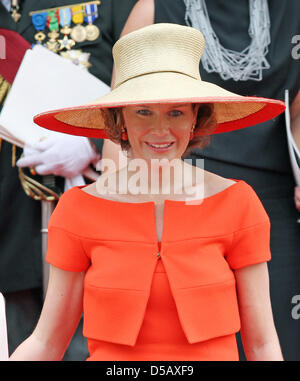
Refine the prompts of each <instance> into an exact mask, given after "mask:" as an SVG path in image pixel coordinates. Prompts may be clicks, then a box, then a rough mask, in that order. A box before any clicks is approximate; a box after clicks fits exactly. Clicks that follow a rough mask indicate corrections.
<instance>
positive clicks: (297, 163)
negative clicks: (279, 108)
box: [285, 90, 300, 186]
mask: <svg viewBox="0 0 300 381" xmlns="http://www.w3.org/2000/svg"><path fill="white" fill-rule="evenodd" d="M285 105H286V109H285V125H286V133H287V142H288V149H289V154H290V160H291V166H292V169H293V174H294V178H295V182H296V184H297V185H298V186H300V150H299V148H298V147H297V144H296V142H295V140H294V137H293V134H292V131H291V118H290V109H289V91H288V90H285Z"/></svg>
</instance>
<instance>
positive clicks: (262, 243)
mask: <svg viewBox="0 0 300 381" xmlns="http://www.w3.org/2000/svg"><path fill="white" fill-rule="evenodd" d="M270 259H271V251H270V222H268V221H267V222H264V223H259V224H257V225H255V226H251V227H248V228H244V229H242V230H239V231H237V232H235V233H233V237H232V244H231V247H230V250H229V252H228V254H227V257H226V260H227V262H228V263H229V265H230V267H231V268H232V269H234V270H236V269H238V268H240V267H244V266H249V265H253V264H255V263H261V262H266V261H269V260H270Z"/></svg>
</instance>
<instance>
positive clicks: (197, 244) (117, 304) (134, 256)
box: [46, 180, 271, 361]
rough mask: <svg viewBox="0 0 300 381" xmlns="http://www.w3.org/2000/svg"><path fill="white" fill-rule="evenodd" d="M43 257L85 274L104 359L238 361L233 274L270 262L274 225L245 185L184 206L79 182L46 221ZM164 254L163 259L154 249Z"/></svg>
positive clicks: (90, 326)
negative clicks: (158, 204) (160, 221)
mask: <svg viewBox="0 0 300 381" xmlns="http://www.w3.org/2000/svg"><path fill="white" fill-rule="evenodd" d="M48 229H49V237H48V252H47V257H46V260H47V261H48V262H49V263H51V264H52V265H54V266H57V267H59V268H61V269H64V270H67V271H86V275H85V281H84V328H83V334H84V335H85V336H86V337H87V340H88V347H89V352H90V357H89V358H88V359H87V360H99V361H101V360H102V361H118V360H119V361H122V360H124V361H125V360H126V361H127V360H129V361H130V360H133V361H139V360H140V361H142V360H146V361H151V360H153V361H155V360H162V361H166V360H169V361H172V360H174V361H176V360H179V361H180V360H185V361H189V360H190V361H192V360H193V361H201V360H206V361H218V360H227V361H230V360H238V359H239V356H238V350H237V344H236V338H235V333H236V332H238V331H239V329H240V317H239V311H238V300H237V294H236V287H235V277H234V270H235V269H238V268H241V267H243V266H248V265H251V264H254V263H259V262H265V261H268V260H270V258H271V254H270V246H269V238H270V237H269V235H270V222H269V218H268V216H267V214H266V212H265V210H264V208H263V206H262V204H261V202H260V200H259V199H258V197H257V195H256V194H255V192H254V190H253V189H252V188H251V187H250V186H249V185H248V184H247V183H245V182H244V181H242V180H238V181H237V182H236V183H235V184H233V185H231V186H230V187H229V188H227V189H225V190H223V191H221V192H219V193H218V194H216V195H213V196H211V197H208V198H206V199H204V200H203V201H202V202H201V203H200V202H199V203H198V204H197V203H195V204H191V205H187V204H186V203H185V202H184V201H171V200H166V201H165V208H164V225H163V234H162V240H161V243H159V242H157V235H156V225H155V204H154V202H145V203H123V202H118V201H112V200H107V199H103V198H98V197H95V196H92V195H89V194H87V193H86V192H84V191H83V190H82V189H81V187H74V188H72V189H70V190H69V191H67V192H65V194H64V195H63V196H62V197H61V199H60V201H59V203H58V205H57V207H56V209H55V211H54V212H53V214H52V216H51V219H50V222H49V227H48ZM158 253H159V255H157V254H158Z"/></svg>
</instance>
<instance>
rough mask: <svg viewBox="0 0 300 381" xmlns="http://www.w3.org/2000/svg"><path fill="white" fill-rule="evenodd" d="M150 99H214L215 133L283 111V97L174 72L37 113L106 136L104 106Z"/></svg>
mask: <svg viewBox="0 0 300 381" xmlns="http://www.w3.org/2000/svg"><path fill="white" fill-rule="evenodd" d="M147 103H213V104H214V111H215V115H216V120H217V128H216V129H215V130H214V131H213V134H217V133H223V132H229V131H233V130H238V129H241V128H244V127H249V126H251V125H254V124H258V123H262V122H265V121H267V120H269V119H272V118H274V117H276V116H277V115H279V114H281V113H282V112H283V111H284V109H285V104H284V102H283V101H280V100H275V99H268V98H261V97H253V96H251V97H247V96H241V95H237V94H235V93H232V92H230V91H227V90H225V89H223V88H222V87H220V86H217V85H215V84H212V83H210V82H205V81H201V80H196V79H194V78H191V77H189V76H187V75H184V74H180V73H175V72H160V73H151V74H146V75H142V76H139V77H136V78H131V79H129V80H128V81H126V82H124V83H123V84H121V85H120V86H118V87H117V88H115V89H114V90H112V91H111V92H110V93H108V94H107V95H104V96H102V97H101V98H99V99H97V100H95V101H94V102H92V103H89V104H86V105H82V106H77V107H70V108H65V109H59V110H52V111H47V112H43V113H41V114H38V115H36V116H35V117H34V122H35V123H36V124H38V125H39V126H41V127H44V128H47V129H50V130H53V131H58V132H63V133H67V134H71V135H79V136H86V137H89V138H107V135H106V133H105V131H104V126H105V122H104V118H103V115H102V112H101V109H104V108H115V107H122V106H129V105H136V104H147Z"/></svg>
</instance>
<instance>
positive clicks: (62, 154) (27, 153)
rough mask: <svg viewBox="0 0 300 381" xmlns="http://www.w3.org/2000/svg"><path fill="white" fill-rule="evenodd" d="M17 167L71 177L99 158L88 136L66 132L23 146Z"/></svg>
mask: <svg viewBox="0 0 300 381" xmlns="http://www.w3.org/2000/svg"><path fill="white" fill-rule="evenodd" d="M23 153H24V157H23V158H21V159H19V160H18V161H17V163H16V164H17V165H18V166H19V167H32V168H34V169H35V171H36V173H38V174H40V175H49V174H53V175H56V176H62V177H65V178H72V177H74V176H76V175H78V174H80V173H82V171H83V170H84V169H85V168H86V167H87V166H88V165H89V164H90V163H93V164H94V165H96V163H97V162H98V161H99V160H100V157H101V156H100V154H99V153H98V152H96V151H95V150H94V149H93V147H92V146H91V143H90V142H89V140H88V138H85V137H82V136H73V135H67V134H61V135H55V136H52V137H49V138H47V139H44V140H42V141H39V142H37V143H35V144H32V145H28V144H25V146H24V151H23Z"/></svg>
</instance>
